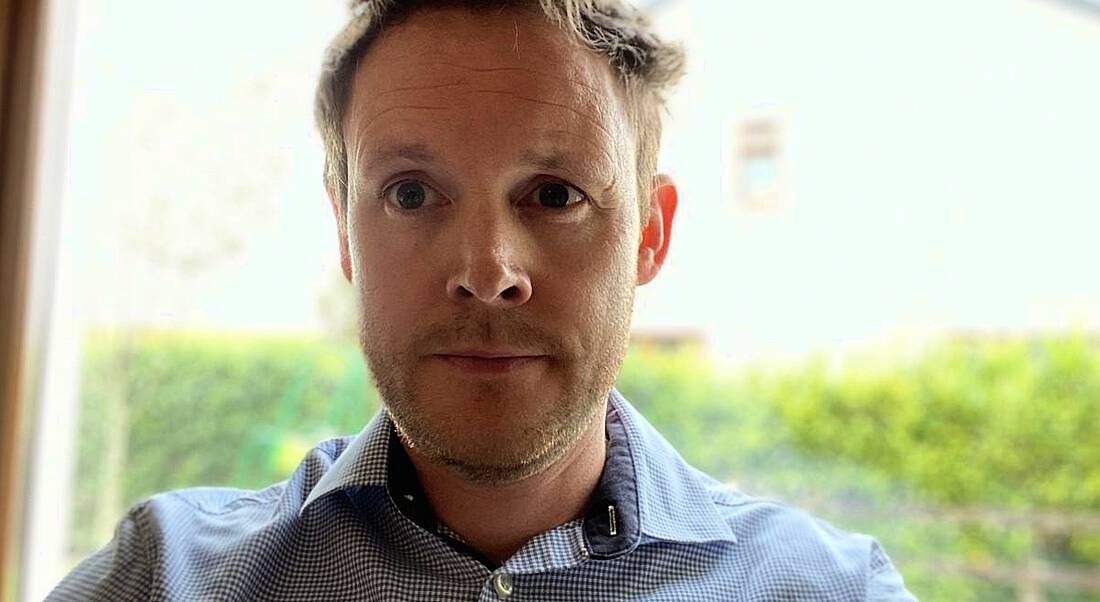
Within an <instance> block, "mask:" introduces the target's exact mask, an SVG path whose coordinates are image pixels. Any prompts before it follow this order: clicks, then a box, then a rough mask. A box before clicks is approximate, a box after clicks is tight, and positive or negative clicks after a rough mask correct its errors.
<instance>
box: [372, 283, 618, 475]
mask: <svg viewBox="0 0 1100 602" xmlns="http://www.w3.org/2000/svg"><path fill="white" fill-rule="evenodd" d="M619 291H620V292H619V294H617V295H616V294H611V295H607V296H606V297H605V298H604V301H605V303H604V304H603V306H602V307H600V308H599V309H598V310H597V311H594V312H593V313H592V320H590V323H589V324H587V325H588V327H589V328H593V329H596V331H595V332H596V336H594V337H593V338H592V339H590V341H589V343H590V345H591V346H590V348H589V349H584V350H583V351H581V352H576V351H570V350H568V349H566V348H565V347H564V346H563V345H562V344H561V343H560V342H558V340H557V339H556V338H555V337H553V335H552V334H551V333H547V332H545V331H542V330H540V329H538V328H536V327H532V325H530V324H524V323H522V322H518V321H515V320H512V319H510V318H509V319H500V320H494V321H491V322H490V321H484V320H481V321H478V320H474V319H470V320H455V321H450V322H448V323H447V324H446V325H444V326H440V327H436V328H432V329H429V330H427V331H426V332H425V334H424V335H421V336H418V337H417V338H416V341H414V342H413V343H412V344H409V345H408V346H407V347H406V348H405V349H402V350H398V351H395V350H393V349H389V348H387V345H386V343H385V342H384V341H385V340H386V339H385V337H384V336H383V335H382V332H383V331H382V328H384V326H383V325H382V324H380V323H379V322H376V321H375V320H374V319H373V316H371V315H370V314H369V312H367V311H364V310H363V303H362V302H360V312H359V343H360V348H361V349H362V351H363V355H364V357H365V358H366V361H367V366H368V368H369V370H370V373H371V376H372V379H373V380H374V384H375V387H376V388H377V390H378V393H379V395H380V397H381V400H382V404H383V407H384V408H385V410H386V412H387V413H388V415H389V417H390V419H391V420H392V421H393V423H394V425H395V427H396V428H397V432H398V434H399V435H400V436H401V438H402V440H403V441H404V443H405V444H406V445H407V446H409V447H411V448H413V449H415V450H416V452H417V453H418V454H420V455H421V456H422V457H424V458H425V459H427V460H428V461H430V462H432V463H433V464H436V465H438V466H441V467H444V468H446V469H448V470H449V471H451V472H452V473H453V474H455V475H457V476H459V477H460V478H462V479H464V480H466V481H469V482H472V483H477V484H482V485H503V484H507V483H514V482H517V481H521V480H523V479H526V478H529V477H532V476H534V475H536V474H539V473H541V472H543V471H544V470H546V469H547V468H549V467H550V466H552V465H554V464H555V463H556V462H558V461H559V460H560V459H561V458H562V457H563V456H565V454H566V453H567V452H569V450H571V449H572V448H573V447H574V446H575V445H577V443H578V442H579V440H580V439H581V437H582V436H583V435H584V434H585V433H586V432H587V431H588V430H589V428H590V427H592V426H593V422H594V421H597V420H598V421H599V422H600V424H602V423H603V418H604V413H605V410H606V403H607V396H608V394H609V393H610V390H611V387H612V385H613V384H614V382H615V378H616V377H617V375H618V373H619V370H620V368H621V367H622V362H623V359H624V358H625V357H626V352H627V346H628V344H629V338H630V335H629V333H630V318H631V315H632V312H633V306H634V288H633V286H625V287H621V288H620V289H619ZM498 317H499V316H498ZM486 334H487V335H488V336H485V335H486ZM478 337H484V338H487V339H489V340H492V341H504V342H507V343H509V344H521V345H522V344H525V343H526V344H531V345H535V346H538V347H539V348H541V349H547V348H549V349H550V350H552V351H553V353H552V356H553V357H552V359H551V368H552V369H553V373H554V374H557V375H558V377H559V382H561V383H562V385H563V386H562V389H561V392H560V394H559V395H558V396H557V398H556V399H551V400H548V401H547V402H546V403H547V404H548V407H547V408H546V411H545V413H543V414H542V416H541V419H532V417H530V416H516V415H513V416H510V417H506V419H505V420H504V421H502V422H504V423H505V424H506V426H507V430H506V431H505V432H498V433H496V434H495V436H477V435H478V434H477V433H474V434H473V436H471V433H469V432H468V430H469V429H471V428H475V429H476V428H477V426H476V424H477V422H478V420H477V418H476V417H474V418H471V419H470V420H466V421H464V420H460V419H456V418H460V417H455V416H446V415H441V414H440V413H439V412H438V409H439V407H438V402H439V401H440V400H439V398H440V397H442V396H444V395H446V392H443V391H425V390H423V389H422V388H419V387H418V386H417V383H416V378H415V376H414V373H415V371H416V368H417V367H418V366H419V365H420V362H421V361H422V360H421V356H420V352H419V351H418V349H423V348H425V346H426V345H427V346H430V345H431V344H432V341H442V342H446V343H452V342H458V341H460V340H463V341H465V342H470V341H475V340H481V339H479V338H478ZM546 373H547V374H550V373H551V371H550V370H547V372H546ZM504 386H505V385H503V384H502V383H499V382H492V381H489V382H486V383H484V384H483V385H482V386H479V387H478V389H477V393H476V395H479V396H480V395H484V396H487V397H492V398H503V399H507V397H508V396H514V395H525V394H533V393H534V394H537V393H538V392H537V391H535V392H530V391H517V390H505V389H504ZM536 388H537V386H536ZM513 389H514V387H513ZM433 402H434V403H433ZM504 403H505V404H507V403H508V402H507V401H505V402H504ZM433 410H436V411H433ZM471 420H472V421H474V423H475V426H471V423H470V422H471Z"/></svg>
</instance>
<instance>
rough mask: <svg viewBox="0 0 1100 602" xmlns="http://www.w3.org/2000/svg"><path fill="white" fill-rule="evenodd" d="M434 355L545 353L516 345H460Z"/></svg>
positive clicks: (474, 355) (506, 356)
mask: <svg viewBox="0 0 1100 602" xmlns="http://www.w3.org/2000/svg"><path fill="white" fill-rule="evenodd" d="M435 355H450V356H461V357H477V358H482V359H500V358H509V357H538V356H541V355H545V354H543V353H539V352H538V351H534V350H530V349H519V348H516V347H462V348H459V349H446V350H443V351H439V352H437V353H436V354H435Z"/></svg>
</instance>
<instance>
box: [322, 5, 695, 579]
mask: <svg viewBox="0 0 1100 602" xmlns="http://www.w3.org/2000/svg"><path fill="white" fill-rule="evenodd" d="M343 126H344V135H345V140H346V144H347V148H348V156H349V166H348V174H349V187H348V190H349V192H348V199H347V203H346V206H345V204H344V202H343V200H342V199H340V198H338V197H337V196H336V194H335V191H333V190H330V191H329V196H330V201H331V205H332V209H333V213H334V215H335V218H336V224H337V230H338V235H339V243H340V257H341V264H342V266H343V271H344V274H345V276H346V277H347V279H348V281H349V282H351V283H352V285H353V287H354V288H355V290H356V292H357V294H358V300H359V308H360V344H361V347H362V349H363V353H364V356H365V358H366V360H367V363H368V365H369V367H370V369H371V373H372V375H373V376H374V378H375V383H376V385H377V388H378V390H379V393H380V395H381V397H382V399H383V402H384V404H385V407H386V409H387V411H388V412H389V413H390V416H391V417H392V418H393V419H394V423H395V424H396V425H397V428H398V432H399V434H400V435H401V440H402V444H403V445H404V446H405V449H406V450H407V451H408V453H409V456H410V458H411V459H412V461H413V465H414V466H415V467H416V470H417V473H418V477H419V479H420V482H421V484H422V486H423V488H424V491H425V493H426V495H427V497H428V499H429V503H430V504H431V506H432V508H433V510H434V511H435V513H436V516H437V518H438V519H439V520H440V521H441V522H443V523H444V524H446V525H447V526H448V527H450V528H451V529H453V530H454V531H456V532H457V533H459V534H460V535H462V536H463V538H464V539H465V540H466V542H467V543H468V544H469V545H471V546H472V547H474V548H475V549H477V550H478V551H480V552H481V553H483V554H485V555H486V556H487V557H488V558H490V559H492V560H494V561H496V562H498V563H499V562H503V561H505V560H506V559H507V558H509V557H510V556H511V555H512V554H514V553H515V552H516V550H518V549H519V547H521V546H522V545H523V543H525V542H526V541H528V540H529V539H530V538H531V537H533V536H535V535H537V534H538V533H541V532H543V531H546V530H548V529H550V528H552V527H554V526H556V525H559V524H561V523H563V522H566V521H568V520H570V519H573V518H576V517H579V516H582V515H583V514H584V511H585V508H586V507H587V504H588V501H589V498H590V496H591V494H592V492H593V490H594V489H595V487H596V485H597V483H598V480H599V477H600V473H601V471H602V468H603V463H604V456H605V447H604V445H605V438H604V413H605V411H606V403H607V396H608V394H609V392H610V389H611V386H612V384H613V382H614V379H615V377H616V375H617V374H618V372H619V369H620V367H621V365H622V361H623V358H624V356H625V354H626V348H627V343H628V339H629V327H630V317H631V313H632V310H633V302H634V290H635V287H636V286H638V285H641V284H645V283H648V282H649V281H651V280H652V279H653V278H654V277H655V276H656V275H657V273H658V271H659V270H660V268H661V266H662V264H663V263H664V259H665V255H666V253H667V251H668V243H669V233H670V228H671V225H672V219H673V216H674V214H675V211H676V204H677V196H676V189H675V187H674V186H673V184H672V182H671V180H669V179H668V178H667V177H665V176H658V177H657V178H655V179H654V180H653V186H652V193H651V195H650V198H648V199H645V202H646V203H648V204H649V206H650V212H649V215H650V217H649V219H648V220H647V222H646V223H640V211H639V202H638V201H639V200H638V199H637V192H636V191H637V185H636V183H637V174H636V173H635V168H634V166H635V160H634V159H635V152H636V145H635V138H634V134H633V131H632V129H631V125H630V123H629V121H628V119H627V111H626V109H625V106H624V100H623V92H622V89H621V86H620V84H619V82H618V80H617V77H616V75H615V73H614V72H613V71H612V68H611V67H610V66H609V65H608V64H607V61H606V60H605V59H604V58H602V57H601V56H599V55H597V54H595V53H594V52H592V51H590V50H588V49H586V48H583V47H581V46H579V45H578V44H577V43H575V42H574V41H573V40H572V39H571V38H569V37H567V36H566V35H565V34H564V33H562V32H561V31H560V30H559V29H557V28H556V27H555V26H553V25H551V24H549V23H547V22H546V21H545V20H544V18H543V17H542V16H541V15H536V14H532V13H526V12H517V11H511V10H509V11H485V12H478V13H474V12H468V11H466V10H463V9H433V10H431V11H428V12H423V13H418V14H415V15H412V16H410V17H409V18H408V19H406V20H404V21H402V22H401V23H400V24H398V25H396V26H393V27H392V28H390V29H388V30H387V31H386V32H385V33H384V34H383V35H382V36H381V37H380V38H379V39H377V40H376V41H375V42H374V43H373V44H372V46H371V47H370V49H369V50H368V51H367V52H366V54H365V56H364V57H363V58H362V60H361V62H360V64H359V66H358V68H357V71H356V73H355V76H354V80H353V82H352V92H351V95H350V99H349V104H348V110H347V115H346V119H345V122H344V124H343ZM410 181H411V182H415V184H414V188H415V189H416V190H417V191H423V199H424V204H423V205H420V206H419V207H417V208H413V209H408V208H403V207H402V206H401V205H400V203H399V201H400V199H401V198H402V197H401V196H400V195H398V194H397V192H398V191H399V188H400V185H401V183H402V182H410ZM559 184H564V185H567V188H562V187H561V186H559ZM547 186H550V187H551V188H552V189H553V190H555V191H557V192H559V193H560V192H561V191H563V190H568V191H569V193H568V194H569V197H568V198H569V201H570V204H569V205H568V206H567V207H566V208H549V207H544V206H543V205H542V204H541V203H540V198H541V197H540V193H541V191H542V190H543V189H544V188H545V187H547ZM469 349H475V350H476V349H506V350H511V351H510V353H513V354H519V355H526V356H528V359H527V360H525V362H524V364H523V365H522V366H518V367H513V368H511V369H503V370H499V371H493V372H486V371H484V370H470V369H468V368H469V366H467V365H465V364H462V361H463V359H462V358H457V359H456V356H458V355H462V354H464V353H465V351H464V350H469ZM516 350H521V351H522V353H520V352H517V351H516ZM452 360H453V361H452ZM472 361H473V362H474V363H477V365H478V366H481V367H482V368H484V366H485V365H488V364H492V365H494V366H495V365H499V364H500V361H499V360H496V361H494V360H476V359H475V360H472ZM456 362H457V363H456ZM478 362H480V363H478Z"/></svg>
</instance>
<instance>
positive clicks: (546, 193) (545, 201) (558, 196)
mask: <svg viewBox="0 0 1100 602" xmlns="http://www.w3.org/2000/svg"><path fill="white" fill-rule="evenodd" d="M539 202H540V203H542V205H543V206H544V207H564V206H565V205H566V204H567V203H568V202H569V189H568V188H566V187H565V185H564V184H558V183H556V182H550V183H547V184H543V185H542V188H539Z"/></svg>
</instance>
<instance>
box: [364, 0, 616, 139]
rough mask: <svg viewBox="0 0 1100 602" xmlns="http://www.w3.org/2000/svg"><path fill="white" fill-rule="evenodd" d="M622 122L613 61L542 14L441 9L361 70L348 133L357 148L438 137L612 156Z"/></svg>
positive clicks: (408, 24) (389, 41)
mask: <svg viewBox="0 0 1100 602" xmlns="http://www.w3.org/2000/svg"><path fill="white" fill-rule="evenodd" d="M625 113H626V112H625V107H624V102H623V98H622V88H621V85H620V84H619V82H618V80H617V78H616V76H615V74H614V71H613V68H612V67H611V66H610V65H609V64H608V62H607V60H606V59H605V58H603V57H601V56H600V55H598V54H596V53H595V52H594V51H592V50H590V49H588V48H585V47H583V46H581V45H580V43H579V42H578V41H576V40H575V39H573V38H572V37H571V36H570V35H569V34H567V33H565V32H564V31H562V30H561V29H560V28H558V27H557V26H555V25H554V24H551V23H549V22H548V21H547V20H546V19H545V17H544V16H543V15H542V14H541V13H534V12H531V11H527V10H517V9H508V10H480V11H469V10H466V9H461V8H440V9H431V10H426V11H420V12H417V13H414V14H412V15H410V16H409V17H407V18H406V19H403V20H401V21H400V22H398V23H396V24H394V25H392V26H391V27H390V28H388V29H386V30H385V31H384V32H383V34H382V35H380V36H379V38H378V39H376V40H375V41H374V42H373V44H372V45H371V46H370V48H369V49H368V50H367V51H366V53H365V55H364V56H363V57H362V58H361V60H360V62H359V65H358V67H357V69H356V72H355V76H354V79H353V82H352V91H351V95H350V98H349V102H348V110H347V112H346V118H345V124H344V127H345V133H346V134H347V135H348V137H349V138H358V139H359V143H363V139H364V138H366V139H371V138H375V139H376V138H380V137H382V138H384V137H386V136H387V135H389V134H392V133H393V130H395V129H399V130H400V131H401V132H402V133H403V134H410V133H416V131H417V130H419V131H421V132H422V133H430V134H431V135H439V133H440V130H441V129H442V130H446V131H447V132H449V133H450V134H453V135H456V136H460V137H461V136H471V135H473V134H477V135H478V136H477V137H478V138H479V139H494V138H495V136H493V134H501V135H506V134H508V133H509V132H511V133H524V134H527V135H528V136H530V135H532V134H535V135H537V136H539V137H543V136H545V137H547V138H555V137H557V138H563V139H568V138H572V139H573V140H572V142H571V143H572V144H575V145H579V146H583V147H588V148H589V150H590V151H593V152H597V151H598V152H603V153H606V152H607V150H608V148H609V147H617V146H621V145H623V144H624V143H628V144H630V143H629V142H628V139H629V138H631V137H630V136H627V132H626V130H627V126H626V119H625ZM349 141H350V140H349ZM429 142H430V141H429ZM497 142H499V140H498V141H497Z"/></svg>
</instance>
